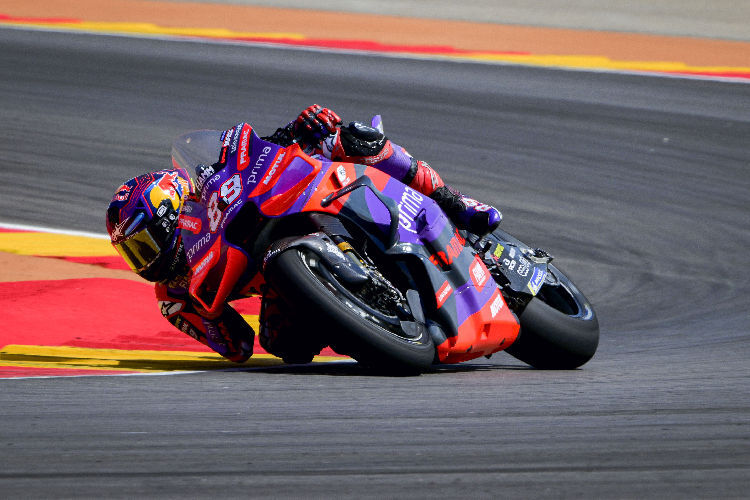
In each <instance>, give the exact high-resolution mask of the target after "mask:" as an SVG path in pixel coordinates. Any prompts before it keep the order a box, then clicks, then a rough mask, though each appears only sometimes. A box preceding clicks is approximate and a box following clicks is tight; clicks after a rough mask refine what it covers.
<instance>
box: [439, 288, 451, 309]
mask: <svg viewBox="0 0 750 500" xmlns="http://www.w3.org/2000/svg"><path fill="white" fill-rule="evenodd" d="M451 293H453V287H452V286H451V285H450V283H448V282H447V281H446V282H445V283H443V286H441V287H440V289H439V290H438V291H437V293H436V294H435V300H436V301H437V306H438V309H439V308H441V307H443V304H445V301H446V300H448V297H450V296H451Z"/></svg>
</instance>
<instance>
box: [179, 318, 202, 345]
mask: <svg viewBox="0 0 750 500" xmlns="http://www.w3.org/2000/svg"><path fill="white" fill-rule="evenodd" d="M174 326H175V327H176V328H177V329H178V330H180V331H181V332H183V333H186V334H188V335H189V336H191V337H193V338H194V339H195V340H199V339H200V337H201V334H200V333H199V332H198V330H196V328H195V327H194V326H193V325H191V324H190V323H189V322H187V321H185V320H184V319H182V317H181V316H177V317H176V318H175V320H174Z"/></svg>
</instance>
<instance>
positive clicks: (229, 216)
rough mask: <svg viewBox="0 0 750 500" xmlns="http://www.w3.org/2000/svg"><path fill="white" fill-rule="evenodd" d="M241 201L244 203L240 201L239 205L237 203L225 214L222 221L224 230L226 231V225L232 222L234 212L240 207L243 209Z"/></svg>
mask: <svg viewBox="0 0 750 500" xmlns="http://www.w3.org/2000/svg"><path fill="white" fill-rule="evenodd" d="M241 201H242V200H240V201H238V202H237V203H235V204H234V205H232V206H231V207H229V209H228V210H227V211H226V212H224V217H223V219H222V221H221V228H222V229H224V225H225V224H226V223H227V222H229V221H230V220H231V215H232V213H234V211H235V210H236V209H237V208H238V207H241V206H242V203H241Z"/></svg>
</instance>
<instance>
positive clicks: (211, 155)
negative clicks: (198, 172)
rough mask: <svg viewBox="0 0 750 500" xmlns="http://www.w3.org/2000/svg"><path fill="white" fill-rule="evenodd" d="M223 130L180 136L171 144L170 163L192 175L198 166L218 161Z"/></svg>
mask: <svg viewBox="0 0 750 500" xmlns="http://www.w3.org/2000/svg"><path fill="white" fill-rule="evenodd" d="M223 132H224V131H223V130H197V131H195V132H189V133H187V134H184V135H181V136H179V137H178V138H176V139H175V140H174V142H173V143H172V163H173V164H174V165H175V166H176V167H182V168H184V169H185V170H187V171H188V173H190V174H193V173H194V172H195V167H196V166H197V165H199V164H201V163H202V164H204V165H211V164H213V163H216V161H218V159H219V153H220V151H221V134H222V133H223Z"/></svg>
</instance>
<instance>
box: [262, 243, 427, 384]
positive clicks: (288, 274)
mask: <svg viewBox="0 0 750 500" xmlns="http://www.w3.org/2000/svg"><path fill="white" fill-rule="evenodd" d="M265 278H266V281H267V282H268V283H269V285H271V286H272V287H273V288H274V289H275V290H276V291H277V292H278V293H279V295H281V296H282V297H283V298H284V300H286V301H287V303H288V304H291V305H292V306H293V307H294V308H295V309H296V310H298V311H299V314H300V315H304V318H305V323H306V324H307V325H309V330H308V332H307V333H308V334H310V335H322V336H323V338H325V339H327V340H328V341H329V342H330V344H331V347H332V348H333V349H334V350H336V351H337V352H339V353H341V354H346V355H348V356H351V357H353V358H354V359H356V360H357V361H358V362H360V363H362V364H364V365H366V366H368V367H371V368H375V369H376V370H378V371H381V372H385V373H392V374H413V373H419V372H422V371H425V370H427V369H429V368H430V367H431V365H432V362H433V360H434V357H435V346H434V344H433V341H432V338H431V337H430V335H429V334H428V333H427V330H426V328H421V329H420V330H421V334H420V335H416V336H414V335H413V336H409V335H407V334H406V333H405V332H404V331H403V329H402V328H401V326H400V324H401V323H400V322H401V320H403V319H404V318H403V317H399V316H398V315H397V313H396V312H395V311H393V312H392V313H391V314H389V313H388V312H387V311H386V312H384V311H382V310H378V309H375V308H373V307H371V305H369V304H367V300H366V299H364V298H363V297H360V296H358V295H357V292H356V291H353V290H350V289H349V288H348V287H347V286H345V285H344V284H343V283H341V282H340V281H339V280H338V279H337V278H336V277H335V275H334V274H333V273H331V272H330V271H329V270H328V269H327V267H326V265H325V262H323V261H321V259H320V258H319V257H318V256H317V255H316V254H315V253H314V252H312V251H310V250H308V249H305V248H300V247H293V248H290V249H288V250H285V251H284V252H282V253H281V254H279V255H278V256H276V257H275V258H274V259H273V260H272V261H270V262H269V263H268V266H267V268H266V272H265ZM381 309H382V308H381ZM401 316H403V312H402V313H401ZM411 321H414V320H413V318H411Z"/></svg>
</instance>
